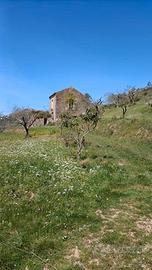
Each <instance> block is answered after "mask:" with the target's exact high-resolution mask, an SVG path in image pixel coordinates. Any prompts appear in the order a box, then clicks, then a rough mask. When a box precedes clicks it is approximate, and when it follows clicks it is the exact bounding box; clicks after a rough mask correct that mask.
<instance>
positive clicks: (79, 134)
mask: <svg viewBox="0 0 152 270" xmlns="http://www.w3.org/2000/svg"><path fill="white" fill-rule="evenodd" d="M99 115H100V108H99V104H95V105H92V107H91V108H89V109H87V110H86V112H85V113H84V114H81V115H79V116H75V115H72V114H71V113H70V112H66V113H64V114H62V115H61V128H62V137H63V139H64V141H65V143H66V145H70V144H72V143H74V144H75V145H76V147H77V160H80V156H81V152H82V149H83V147H84V143H85V138H86V136H87V135H88V134H89V133H90V132H92V131H93V130H94V129H95V128H96V126H97V124H98V121H99Z"/></svg>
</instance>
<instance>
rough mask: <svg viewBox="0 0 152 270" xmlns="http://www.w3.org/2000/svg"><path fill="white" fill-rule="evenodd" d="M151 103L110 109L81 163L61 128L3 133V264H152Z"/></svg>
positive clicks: (73, 267) (71, 268) (72, 269)
mask: <svg viewBox="0 0 152 270" xmlns="http://www.w3.org/2000/svg"><path fill="white" fill-rule="evenodd" d="M151 116H152V108H151V107H149V106H147V105H146V104H145V102H144V100H140V101H139V102H138V103H137V104H136V105H134V106H131V107H129V109H128V111H127V114H126V118H125V119H122V118H121V109H120V108H107V109H106V111H105V113H104V115H103V117H102V119H101V121H100V123H99V125H98V128H97V130H96V131H94V133H92V134H90V135H89V137H88V139H87V142H86V147H85V149H84V151H83V153H82V160H81V162H80V163H77V161H76V160H75V158H74V153H75V151H74V148H73V149H71V148H70V149H69V148H66V147H65V146H64V145H63V144H62V142H61V140H60V138H59V136H60V135H59V130H58V128H57V127H51V126H48V127H39V128H33V129H32V130H31V135H32V137H31V138H29V139H28V140H25V139H24V135H23V134H22V131H20V130H17V131H16V132H15V131H14V130H10V131H5V132H3V133H0V161H1V162H0V179H1V190H0V193H1V194H0V198H1V232H0V240H1V244H0V259H1V262H0V263H1V265H0V269H1V270H14V269H17V270H19V269H25V270H39V269H43V270H48V269H50V270H52V269H57V270H80V269H85V270H92V269H95V270H101V269H102V270H107V269H114V270H118V269H132V270H135V269H137V270H138V269H147V270H148V269H151V266H152V258H151V252H152V247H151V244H152V212H151V209H152V196H151V192H152V117H151Z"/></svg>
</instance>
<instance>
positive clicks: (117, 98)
mask: <svg viewBox="0 0 152 270" xmlns="http://www.w3.org/2000/svg"><path fill="white" fill-rule="evenodd" d="M108 100H109V101H110V104H114V105H115V106H116V107H119V108H121V109H122V117H123V118H125V115H126V112H127V110H128V105H129V98H128V95H127V94H126V93H121V94H112V95H111V96H110V97H109V98H108Z"/></svg>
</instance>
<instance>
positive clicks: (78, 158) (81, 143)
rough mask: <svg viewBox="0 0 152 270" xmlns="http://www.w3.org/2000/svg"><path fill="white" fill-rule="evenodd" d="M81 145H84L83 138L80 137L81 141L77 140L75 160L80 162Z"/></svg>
mask: <svg viewBox="0 0 152 270" xmlns="http://www.w3.org/2000/svg"><path fill="white" fill-rule="evenodd" d="M83 143H84V137H82V138H81V139H79V140H78V141H77V160H78V161H79V160H80V157H81V152H82V148H83Z"/></svg>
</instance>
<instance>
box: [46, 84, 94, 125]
mask: <svg viewBox="0 0 152 270" xmlns="http://www.w3.org/2000/svg"><path fill="white" fill-rule="evenodd" d="M49 99H50V111H49V112H50V114H51V115H52V119H53V121H57V120H58V119H59V118H60V115H61V114H62V113H63V112H66V111H68V110H70V111H73V114H75V115H79V114H81V113H84V112H85V111H86V109H87V108H88V107H90V106H91V102H90V101H89V99H88V98H87V97H86V96H85V95H83V94H82V93H80V92H79V91H78V90H77V89H75V88H73V87H69V88H66V89H63V90H61V91H58V92H55V93H53V94H52V95H51V96H50V97H49Z"/></svg>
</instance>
